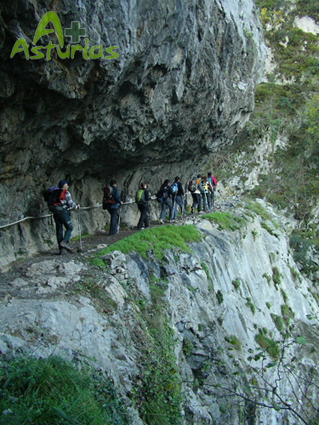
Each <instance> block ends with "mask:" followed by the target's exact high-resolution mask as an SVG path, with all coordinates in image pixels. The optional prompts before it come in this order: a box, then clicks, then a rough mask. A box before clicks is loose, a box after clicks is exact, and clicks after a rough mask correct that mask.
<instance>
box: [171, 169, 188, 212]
mask: <svg viewBox="0 0 319 425" xmlns="http://www.w3.org/2000/svg"><path fill="white" fill-rule="evenodd" d="M171 187H172V191H173V220H175V219H176V218H177V205H179V206H180V209H181V214H182V217H185V206H184V199H183V198H184V196H185V193H184V189H183V186H182V183H181V179H180V177H178V176H176V177H175V180H174V183H173V184H172V186H171ZM175 188H176V190H175Z"/></svg>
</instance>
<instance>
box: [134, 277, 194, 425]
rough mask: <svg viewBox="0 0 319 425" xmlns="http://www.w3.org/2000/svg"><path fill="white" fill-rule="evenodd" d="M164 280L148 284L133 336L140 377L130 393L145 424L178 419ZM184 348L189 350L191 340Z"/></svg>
mask: <svg viewBox="0 0 319 425" xmlns="http://www.w3.org/2000/svg"><path fill="white" fill-rule="evenodd" d="M165 288H166V283H165V282H162V281H156V282H155V283H154V284H152V285H151V286H150V290H151V297H152V303H151V304H150V305H147V306H145V308H144V310H143V317H141V319H140V322H139V326H138V329H136V330H134V335H133V338H134V340H135V342H136V347H137V349H138V353H139V359H138V364H139V366H140V377H139V379H138V381H137V383H136V386H135V387H134V388H133V390H132V391H131V397H132V400H133V402H134V403H135V405H136V407H137V408H138V410H139V412H140V415H141V417H142V419H143V421H144V423H147V424H154V425H156V424H158V425H162V424H163V425H166V424H167V425H171V424H172V425H177V424H180V422H181V414H180V404H181V400H182V398H181V397H182V396H181V388H180V377H179V374H178V370H177V367H176V358H175V355H174V348H175V341H174V331H173V330H172V328H171V327H170V326H169V321H168V318H167V311H166V303H165V302H164V300H163V297H164V291H165ZM185 349H186V350H188V352H190V350H191V343H190V344H189V345H188V346H187V347H186V346H185Z"/></svg>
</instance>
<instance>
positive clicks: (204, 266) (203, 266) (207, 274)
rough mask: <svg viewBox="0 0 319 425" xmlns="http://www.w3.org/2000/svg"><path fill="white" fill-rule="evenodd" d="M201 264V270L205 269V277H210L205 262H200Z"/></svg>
mask: <svg viewBox="0 0 319 425" xmlns="http://www.w3.org/2000/svg"><path fill="white" fill-rule="evenodd" d="M201 266H202V268H203V270H204V271H205V273H206V276H207V279H210V275H209V268H208V266H207V264H206V263H204V262H201Z"/></svg>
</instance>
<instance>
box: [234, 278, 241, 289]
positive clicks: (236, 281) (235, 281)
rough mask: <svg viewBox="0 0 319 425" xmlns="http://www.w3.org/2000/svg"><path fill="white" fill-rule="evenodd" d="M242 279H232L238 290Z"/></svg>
mask: <svg viewBox="0 0 319 425" xmlns="http://www.w3.org/2000/svg"><path fill="white" fill-rule="evenodd" d="M240 283H241V282H240V279H238V278H237V279H234V280H233V281H232V284H233V285H234V287H235V289H236V290H238V289H239V287H240Z"/></svg>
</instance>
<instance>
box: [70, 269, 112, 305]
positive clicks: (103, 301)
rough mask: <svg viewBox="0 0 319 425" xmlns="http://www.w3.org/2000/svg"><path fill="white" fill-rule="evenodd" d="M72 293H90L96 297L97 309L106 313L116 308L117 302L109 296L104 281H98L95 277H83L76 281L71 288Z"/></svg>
mask: <svg viewBox="0 0 319 425" xmlns="http://www.w3.org/2000/svg"><path fill="white" fill-rule="evenodd" d="M70 292H71V293H75V294H81V295H84V294H85V295H89V296H90V297H91V298H92V299H94V305H95V307H96V309H97V310H101V311H103V312H104V313H112V312H114V311H115V310H116V307H117V306H116V303H115V302H114V301H113V300H112V299H111V298H110V297H109V295H108V292H107V291H106V290H105V287H104V285H103V283H102V282H97V281H96V279H94V278H93V277H92V278H91V279H83V280H80V281H79V282H76V283H75V284H74V285H73V286H72V288H71V290H70Z"/></svg>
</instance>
